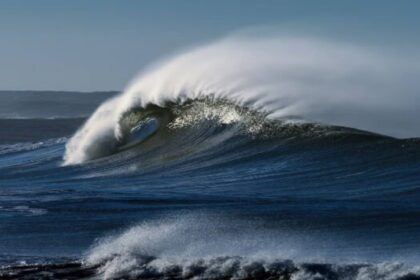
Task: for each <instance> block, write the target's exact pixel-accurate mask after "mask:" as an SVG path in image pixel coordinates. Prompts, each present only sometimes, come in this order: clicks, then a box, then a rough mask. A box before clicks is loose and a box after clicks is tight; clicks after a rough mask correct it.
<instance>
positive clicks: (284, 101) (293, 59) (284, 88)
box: [64, 36, 420, 164]
mask: <svg viewBox="0 0 420 280" xmlns="http://www.w3.org/2000/svg"><path fill="white" fill-rule="evenodd" d="M417 76H418V66H417V65H415V63H413V61H412V60H409V59H408V58H405V57H402V56H397V55H391V54H389V53H385V52H382V51H380V50H379V49H373V48H366V47H362V46H355V45H352V44H346V43H339V42H334V41H331V40H321V39H314V38H305V37H273V36H270V37H259V38H250V37H230V38H227V39H224V40H221V41H218V42H216V43H213V44H209V45H207V46H203V47H199V48H196V49H193V50H191V51H187V52H185V53H183V54H180V55H177V56H175V57H173V58H171V59H168V60H166V61H163V62H160V63H158V64H156V65H155V66H153V67H150V68H149V69H148V70H146V71H144V72H143V73H142V74H140V75H139V77H138V78H136V79H134V80H133V81H132V82H131V83H130V84H129V86H128V87H127V88H126V90H125V91H124V92H123V94H121V95H119V96H117V97H115V98H113V99H110V100H108V101H107V102H105V103H104V104H103V105H101V106H100V107H99V108H98V109H97V111H96V112H95V113H94V114H93V115H92V116H91V118H90V119H89V120H88V121H87V123H86V124H85V125H84V126H83V127H82V128H81V129H80V130H79V131H78V132H77V133H76V134H75V136H74V137H73V138H72V139H71V140H70V141H69V143H68V144H67V149H66V153H65V156H64V160H65V164H76V163H82V162H84V161H87V160H90V159H93V158H97V157H100V156H102V155H106V154H109V153H110V151H112V150H113V147H114V146H115V145H116V143H117V142H118V140H119V139H121V138H123V137H124V135H122V133H123V131H122V130H121V127H120V119H121V117H122V116H123V115H124V114H125V113H126V112H128V111H130V110H133V109H134V108H145V107H147V106H148V105H150V104H154V105H157V106H161V107H165V106H166V105H167V104H169V103H171V104H173V103H175V104H182V103H184V102H186V101H188V100H194V99H198V98H202V97H211V98H213V99H216V100H217V99H225V100H229V101H231V102H233V103H235V104H237V105H238V106H246V107H249V108H250V109H252V110H255V111H260V112H264V114H265V115H266V116H267V118H269V119H289V118H299V119H303V120H305V121H308V122H320V123H325V124H328V125H339V126H348V127H352V128H356V129H363V130H368V131H372V132H377V133H382V134H386V135H390V136H396V137H416V136H419V134H420V127H419V126H418V125H417V120H418V119H419V117H420V116H419V115H420V113H419V112H418V110H417V108H418V107H419V105H420V104H419V103H420V99H419V98H417V96H418V94H417V88H418V84H419V83H420V80H419V79H417Z"/></svg>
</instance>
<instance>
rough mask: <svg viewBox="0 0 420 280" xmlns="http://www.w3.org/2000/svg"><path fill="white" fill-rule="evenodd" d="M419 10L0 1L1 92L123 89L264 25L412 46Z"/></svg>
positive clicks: (315, 4)
mask: <svg viewBox="0 0 420 280" xmlns="http://www.w3.org/2000/svg"><path fill="white" fill-rule="evenodd" d="M419 8H420V1H415V0H412V1H403V0H399V1H386V0H381V1H350V0H349V1H344V0H343V1H337V0H329V1H312V0H310V1H309V0H308V1H296V0H293V1H280V0H278V1H259V0H255V1H246V0H235V1H234V0H226V1H222V0H220V1H216V0H207V1H200V0H191V1H175V0H172V1H170V0H168V1H159V0H151V1H134V0H133V1H128V0H127V1H125V0H118V1H117V0H115V1H106V0H98V1H95V0H71V1H70V0H68V1H60V0H37V1H23V0H0V89H18V90H24V89H37V90H42V89H51V90H86V91H90V90H114V89H115V90H119V89H122V88H123V87H124V85H125V84H126V83H127V82H128V81H129V80H130V79H131V78H132V77H133V76H134V75H135V74H136V73H137V72H139V70H141V69H142V68H143V67H145V66H147V64H149V63H151V62H153V61H154V60H156V59H159V58H160V57H162V56H167V55H168V54H171V53H174V52H177V51H179V50H182V49H185V48H188V47H189V46H193V45H197V44H202V43H205V42H207V41H211V40H215V39H217V38H220V37H222V36H225V35H226V34H229V33H231V32H235V31H237V30H241V29H246V28H254V27H258V26H270V28H271V29H272V30H276V29H279V30H280V31H282V32H288V33H305V34H307V35H311V36H327V37H334V38H335V37H343V38H344V39H345V40H347V41H349V40H350V41H355V42H356V41H366V42H369V43H371V42H374V43H375V44H379V45H384V46H385V45H389V46H392V47H394V48H397V49H398V48H401V49H403V48H410V47H411V48H416V47H417V46H418V45H419V42H420V40H419V39H420V35H419V32H418V29H419V27H420V19H419V15H418V13H419V10H420V9H419ZM203 63H205V62H203Z"/></svg>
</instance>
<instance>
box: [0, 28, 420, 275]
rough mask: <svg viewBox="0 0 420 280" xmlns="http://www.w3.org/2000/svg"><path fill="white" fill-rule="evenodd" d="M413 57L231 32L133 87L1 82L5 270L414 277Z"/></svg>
mask: <svg viewBox="0 0 420 280" xmlns="http://www.w3.org/2000/svg"><path fill="white" fill-rule="evenodd" d="M418 68H419V67H418V65H417V64H416V63H415V59H413V56H412V55H409V54H405V55H397V54H396V53H393V52H391V51H389V52H387V51H379V50H378V49H375V47H373V46H356V45H354V44H347V43H346V42H336V41H332V40H326V39H325V40H321V39H314V38H306V37H273V36H272V37H262V36H261V37H258V38H249V37H240V36H230V37H228V38H225V39H222V40H220V41H217V42H214V43H211V44H208V45H204V46H199V47H196V48H194V49H191V50H187V51H185V52H181V53H178V54H175V55H173V56H172V57H169V58H166V59H163V60H161V61H159V62H157V63H156V64H154V65H151V66H149V67H147V68H146V69H144V70H143V71H142V72H141V73H140V74H139V75H138V77H136V78H135V79H133V80H132V81H131V82H130V83H129V84H128V86H127V87H126V89H125V90H123V91H122V92H113V91H110V92H94V93H83V92H48V91H45V92H42V91H23V92H10V91H3V92H0V108H1V112H0V124H1V128H0V233H1V234H0V278H1V279H39V278H41V279H420V263H419V261H420V260H419V253H418V250H419V246H420V222H419V219H420V203H419V202H420V172H419V171H420V165H419V164H420V139H419V138H418V137H419V136H420V126H419V124H418V120H419V119H420V112H419V110H418V108H420V98H418V94H419V93H418V90H419V88H420V79H419V73H420V71H419V69H418ZM128 78H129V77H128ZM43 277H44V278H43Z"/></svg>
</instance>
